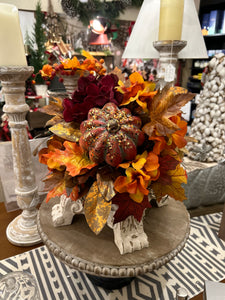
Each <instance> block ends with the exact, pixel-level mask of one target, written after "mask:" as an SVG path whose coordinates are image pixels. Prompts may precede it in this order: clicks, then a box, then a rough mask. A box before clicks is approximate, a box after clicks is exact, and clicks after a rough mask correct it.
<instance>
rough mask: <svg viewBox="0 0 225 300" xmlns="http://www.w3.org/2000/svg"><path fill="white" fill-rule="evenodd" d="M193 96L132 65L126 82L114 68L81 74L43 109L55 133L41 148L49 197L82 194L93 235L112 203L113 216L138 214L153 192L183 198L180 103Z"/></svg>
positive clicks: (120, 218) (116, 219)
mask: <svg viewBox="0 0 225 300" xmlns="http://www.w3.org/2000/svg"><path fill="white" fill-rule="evenodd" d="M73 59H74V61H75V60H76V59H75V58H73ZM96 63H97V66H98V67H99V64H100V65H101V62H97V61H96V60H95V61H94V62H93V65H92V69H94V67H93V66H94V65H95V64H96ZM84 70H85V71H89V70H88V68H87V69H86V68H85V67H84V68H82V71H84ZM99 70H103V67H102V68H101V67H99ZM193 96H194V95H193V94H191V93H188V92H187V90H186V89H183V88H181V87H165V88H164V89H163V90H162V91H160V90H158V89H156V85H155V83H153V82H148V81H144V79H143V77H142V76H141V75H140V74H139V73H137V72H135V73H132V74H131V75H130V77H129V80H126V81H125V79H124V78H123V74H122V72H121V71H120V70H119V69H116V70H114V71H113V72H112V73H110V74H104V72H96V71H95V72H91V73H90V72H88V73H85V74H84V73H82V74H81V76H80V78H79V80H78V88H77V89H76V90H75V91H74V93H73V94H72V96H71V97H68V98H65V99H58V98H55V99H53V100H52V101H50V104H49V106H47V107H44V108H43V109H44V110H45V112H47V113H48V114H51V115H53V116H54V117H53V118H52V119H51V120H50V121H49V125H51V127H50V131H51V132H52V133H53V136H52V137H51V138H50V139H49V140H48V144H47V147H46V148H43V149H41V150H40V151H39V160H40V162H41V163H44V164H46V165H47V166H48V169H49V173H48V175H47V176H46V178H45V179H44V181H45V185H46V190H47V191H48V195H47V201H49V200H50V199H51V198H54V197H56V196H60V195H62V194H65V195H67V196H68V197H70V198H71V200H73V201H76V200H77V199H81V198H82V199H83V203H84V214H85V217H86V220H87V223H88V225H89V227H90V228H91V229H92V231H93V232H95V233H96V234H98V233H99V232H100V231H101V230H102V229H103V227H104V225H105V224H106V222H107V219H108V216H109V213H110V211H111V206H112V204H115V205H116V206H117V210H116V212H115V215H114V223H117V222H121V221H123V220H125V219H126V218H127V217H128V216H131V215H132V216H134V218H135V219H136V220H138V221H141V219H142V217H143V213H144V211H145V209H146V208H150V207H151V203H150V200H151V197H152V196H153V195H154V197H155V199H156V201H160V199H161V198H162V197H164V196H165V195H169V196H171V197H173V198H174V199H176V200H180V201H182V200H184V199H185V194H184V189H183V188H182V186H181V184H182V183H186V179H187V178H186V172H185V170H184V169H183V167H182V165H181V163H182V157H183V154H184V147H185V145H186V143H187V139H186V137H185V135H186V132H187V123H186V121H184V120H183V119H182V117H181V110H180V109H181V107H182V106H183V105H185V104H186V103H187V102H188V101H189V100H191V99H192V98H193Z"/></svg>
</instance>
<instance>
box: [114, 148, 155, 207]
mask: <svg viewBox="0 0 225 300" xmlns="http://www.w3.org/2000/svg"><path fill="white" fill-rule="evenodd" d="M120 167H122V168H126V171H125V173H126V176H119V177H118V178H117V179H116V180H115V182H114V188H115V190H116V191H117V192H119V193H125V192H127V193H129V195H130V198H131V199H132V200H134V201H135V202H137V203H141V202H142V201H143V199H144V196H145V195H148V193H149V190H148V189H147V187H148V185H149V184H150V183H151V181H152V180H157V179H158V177H159V170H158V168H159V163H158V156H157V155H156V154H154V153H153V152H150V153H147V151H145V152H143V153H142V154H141V155H137V156H136V159H135V161H134V162H132V163H131V167H128V168H127V163H125V164H121V165H120Z"/></svg>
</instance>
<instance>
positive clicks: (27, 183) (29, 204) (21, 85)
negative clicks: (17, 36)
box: [0, 66, 41, 246]
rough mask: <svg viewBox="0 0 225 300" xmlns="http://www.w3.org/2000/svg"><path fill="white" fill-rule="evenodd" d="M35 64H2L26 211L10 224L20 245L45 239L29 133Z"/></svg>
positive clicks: (20, 192) (20, 193)
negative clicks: (28, 95) (29, 82)
mask: <svg viewBox="0 0 225 300" xmlns="http://www.w3.org/2000/svg"><path fill="white" fill-rule="evenodd" d="M33 70H34V69H33V67H27V66H22V67H20V66H3V67H0V81H1V85H2V92H3V94H4V99H5V105H4V107H3V111H4V112H5V113H6V114H7V116H8V118H9V127H10V130H11V139H12V155H13V168H14V175H15V186H16V188H15V193H16V196H17V204H18V206H19V208H20V209H21V210H22V213H21V214H20V215H19V216H18V217H17V218H15V219H14V220H13V221H12V222H11V223H10V224H9V225H8V227H7V230H6V235H7V238H8V240H9V241H10V242H11V243H12V244H14V245H17V246H30V245H34V244H38V243H40V242H41V239H40V236H39V234H38V231H37V224H36V217H37V208H36V206H37V204H38V203H39V196H38V188H37V185H36V180H35V174H34V171H33V165H32V160H31V149H30V144H29V140H28V135H27V121H26V119H25V118H26V113H27V111H28V110H29V106H28V105H27V104H26V102H25V94H24V93H25V81H26V79H27V78H28V77H29V76H30V75H31V74H32V73H33Z"/></svg>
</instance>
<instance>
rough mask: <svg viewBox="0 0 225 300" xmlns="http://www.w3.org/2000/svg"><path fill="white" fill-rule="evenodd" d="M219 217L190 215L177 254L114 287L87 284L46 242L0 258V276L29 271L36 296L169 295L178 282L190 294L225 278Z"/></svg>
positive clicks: (122, 298) (169, 299)
mask: <svg viewBox="0 0 225 300" xmlns="http://www.w3.org/2000/svg"><path fill="white" fill-rule="evenodd" d="M221 218H222V213H215V214H210V215H205V216H200V217H194V218H192V219H191V224H190V225H191V230H190V235H189V238H188V240H187V242H186V244H185V247H184V248H183V249H182V250H181V252H179V253H178V255H177V256H175V257H174V258H173V259H172V260H171V261H169V262H168V263H167V264H166V265H164V266H162V267H160V268H159V269H157V270H154V271H152V272H149V273H146V274H144V275H142V276H138V277H136V278H135V279H134V280H133V281H132V282H131V284H129V285H128V286H125V287H123V288H122V289H119V290H112V291H110V290H105V289H103V288H101V287H98V286H95V285H93V284H92V282H91V281H90V280H89V279H88V278H87V276H86V275H85V273H82V272H79V271H77V270H74V269H71V268H69V267H68V266H66V265H65V264H64V263H62V262H60V261H59V260H58V259H57V258H55V257H54V256H53V255H52V254H51V253H50V252H49V251H48V249H47V248H46V246H42V247H39V248H36V249H33V250H31V251H28V252H25V253H22V254H20V255H17V256H14V257H10V258H7V259H5V260H2V261H0V276H3V275H5V274H8V273H10V272H13V271H25V272H29V273H31V274H33V275H34V276H35V278H36V280H37V282H38V286H39V291H40V294H41V299H42V300H174V299H175V298H176V291H177V289H178V288H179V287H183V288H185V289H186V290H187V292H188V296H189V297H190V298H191V297H193V296H195V295H197V294H199V293H200V292H202V291H203V289H204V282H205V280H210V281H221V280H223V279H224V278H225V242H224V241H222V240H220V239H219V238H218V231H219V227H220V222H221Z"/></svg>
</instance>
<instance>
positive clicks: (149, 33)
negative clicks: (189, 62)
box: [122, 0, 208, 59]
mask: <svg viewBox="0 0 225 300" xmlns="http://www.w3.org/2000/svg"><path fill="white" fill-rule="evenodd" d="M177 14H179V12H177ZM159 15H160V1H159V0H144V2H143V4H142V7H141V9H140V12H139V14H138V17H137V20H136V22H135V25H134V27H133V30H132V33H131V35H130V37H129V40H128V43H127V46H126V48H125V51H124V53H123V56H122V58H143V59H144V58H146V59H153V58H159V52H158V51H157V50H156V49H155V48H154V47H153V42H155V41H157V40H158V33H159ZM181 40H184V41H187V46H186V47H185V48H184V49H183V50H181V51H180V53H179V54H178V58H190V59H194V58H208V55H207V49H206V46H205V42H204V38H203V36H202V32H201V26H200V22H199V18H198V14H197V10H196V7H195V3H194V0H184V15H183V26H182V35H181Z"/></svg>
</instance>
